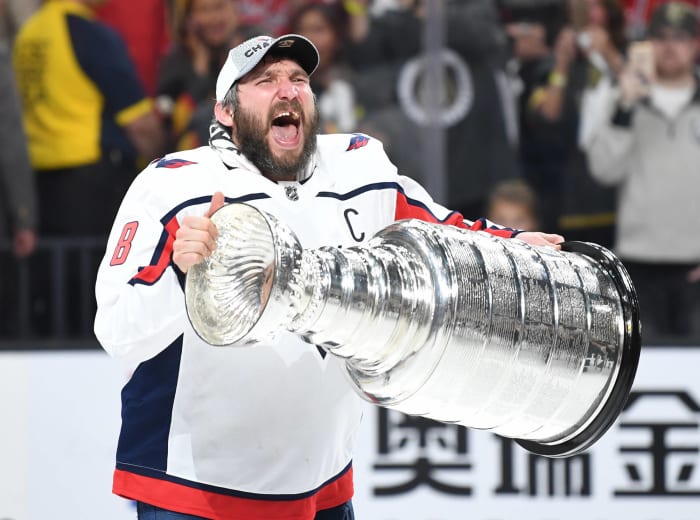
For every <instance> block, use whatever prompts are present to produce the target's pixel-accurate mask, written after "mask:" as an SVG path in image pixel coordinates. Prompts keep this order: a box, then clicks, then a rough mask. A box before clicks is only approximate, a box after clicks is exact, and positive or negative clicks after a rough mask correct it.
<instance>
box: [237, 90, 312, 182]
mask: <svg viewBox="0 0 700 520" xmlns="http://www.w3.org/2000/svg"><path fill="white" fill-rule="evenodd" d="M286 110H293V111H295V112H297V113H298V114H299V115H300V117H301V124H302V128H303V129H304V135H303V138H304V146H303V148H302V149H301V152H299V153H298V155H296V156H295V152H288V153H286V154H284V155H283V156H282V157H275V156H274V154H273V153H272V150H271V149H270V145H269V143H268V142H267V133H268V131H269V128H270V121H272V119H273V115H272V114H274V113H279V112H280V111H286ZM233 122H234V125H235V129H236V138H237V139H236V140H237V146H238V149H239V150H240V152H241V153H242V154H243V155H244V156H245V157H246V158H247V159H248V160H249V161H250V162H252V163H253V164H254V165H255V166H256V167H257V168H258V169H259V170H260V172H261V173H262V174H263V175H264V176H265V177H267V178H269V179H271V180H273V181H283V180H296V179H297V175H298V174H299V172H303V171H304V170H306V168H307V167H308V165H309V163H310V162H311V159H312V158H313V156H314V154H315V153H316V134H317V133H318V129H319V115H318V108H317V107H316V103H315V102H314V109H313V112H312V114H311V116H310V117H309V118H308V120H307V116H306V113H304V111H303V110H302V107H301V104H300V103H299V101H297V100H294V101H292V102H291V103H279V104H277V105H276V106H274V107H272V108H271V109H270V114H269V115H268V117H267V118H266V120H265V121H262V120H261V119H260V118H259V117H256V115H255V114H254V113H252V112H249V111H247V110H245V109H244V108H242V107H241V106H239V107H238V109H237V110H235V111H234V113H233Z"/></svg>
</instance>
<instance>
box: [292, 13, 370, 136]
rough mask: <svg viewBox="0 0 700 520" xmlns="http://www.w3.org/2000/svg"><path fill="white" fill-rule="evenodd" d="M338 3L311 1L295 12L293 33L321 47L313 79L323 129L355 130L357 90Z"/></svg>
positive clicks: (325, 130) (329, 130)
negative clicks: (346, 55) (345, 50)
mask: <svg viewBox="0 0 700 520" xmlns="http://www.w3.org/2000/svg"><path fill="white" fill-rule="evenodd" d="M343 15H344V11H343V10H342V8H341V7H339V6H337V5H334V4H319V3H310V4H306V5H303V6H301V7H300V8H299V9H297V11H295V12H294V14H293V16H292V21H291V27H292V32H294V33H296V34H301V35H302V36H306V37H307V38H308V39H309V40H311V41H312V42H313V43H314V44H315V45H316V48H317V49H318V52H319V54H320V56H321V61H320V63H319V65H318V69H317V70H316V72H314V75H313V76H312V78H311V88H312V89H313V91H314V92H315V93H316V99H317V101H318V108H319V112H320V116H321V132H323V133H327V134H328V133H334V132H354V131H355V130H356V129H357V120H356V119H357V118H356V116H355V92H354V90H353V87H352V84H351V82H350V75H351V72H350V70H349V68H348V67H347V64H346V63H345V62H344V59H343V44H344V42H345V33H346V29H345V17H344V16H343Z"/></svg>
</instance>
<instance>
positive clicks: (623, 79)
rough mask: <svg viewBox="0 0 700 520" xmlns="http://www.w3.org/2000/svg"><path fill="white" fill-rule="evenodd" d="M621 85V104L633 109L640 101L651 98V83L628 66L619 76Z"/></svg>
mask: <svg viewBox="0 0 700 520" xmlns="http://www.w3.org/2000/svg"><path fill="white" fill-rule="evenodd" d="M618 83H619V85H620V104H621V105H622V107H623V108H631V107H632V106H633V105H634V104H635V103H637V102H638V101H640V100H642V99H644V98H646V97H648V96H649V87H650V85H649V82H648V81H647V80H646V79H645V78H644V77H643V76H641V75H640V74H639V72H638V71H637V70H636V69H634V68H632V67H630V66H626V67H625V68H624V69H623V70H622V72H621V73H620V75H619V76H618Z"/></svg>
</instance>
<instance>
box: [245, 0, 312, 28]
mask: <svg viewBox="0 0 700 520" xmlns="http://www.w3.org/2000/svg"><path fill="white" fill-rule="evenodd" d="M304 3H307V2H306V1H305V0H238V8H239V10H240V14H241V24H242V25H253V26H255V27H259V28H260V29H262V30H263V33H265V34H269V35H270V36H279V35H280V34H284V33H286V32H288V31H289V23H290V19H291V17H292V12H293V11H294V9H296V7H298V6H300V5H302V4H304Z"/></svg>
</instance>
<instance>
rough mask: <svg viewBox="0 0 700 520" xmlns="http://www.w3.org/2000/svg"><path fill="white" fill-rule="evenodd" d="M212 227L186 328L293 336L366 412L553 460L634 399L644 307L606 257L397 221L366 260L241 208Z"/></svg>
mask: <svg viewBox="0 0 700 520" xmlns="http://www.w3.org/2000/svg"><path fill="white" fill-rule="evenodd" d="M212 220H213V221H214V223H215V224H216V226H217V227H218V230H219V239H218V247H217V249H216V250H215V251H214V253H213V254H212V255H211V256H210V257H209V258H208V259H207V260H205V261H204V262H202V263H200V264H198V265H196V266H194V267H192V268H191V269H190V271H189V273H188V275H187V281H186V286H185V295H186V306H187V313H188V315H189V318H190V321H191V323H192V325H193V327H194V329H195V331H196V332H197V334H199V335H200V337H202V339H203V340H204V341H206V342H207V343H209V344H211V345H214V346H227V345H240V346H242V345H250V344H255V343H258V342H261V341H264V340H265V339H266V338H270V337H272V336H273V335H274V334H275V333H276V332H277V331H280V330H286V331H290V332H292V333H294V334H297V335H299V336H300V337H303V338H305V339H306V340H307V341H309V342H311V343H313V344H315V345H318V346H320V347H322V348H323V349H325V350H326V351H328V352H329V353H330V354H332V355H335V356H339V357H341V358H343V359H344V361H345V366H346V369H347V374H348V376H349V380H350V382H351V384H352V385H353V386H354V387H355V389H356V390H357V391H358V393H359V394H360V395H361V396H362V397H363V398H365V399H367V400H369V401H371V402H373V403H376V404H378V405H380V406H384V407H387V408H391V409H395V410H398V411H401V412H404V413H407V414H409V415H418V416H424V417H428V418H431V419H434V420H437V421H440V422H446V423H458V424H461V425H464V426H467V427H470V428H478V429H484V430H489V431H491V432H493V433H495V434H498V435H501V436H504V437H510V438H514V439H516V440H517V442H518V443H519V444H520V445H521V446H523V447H524V448H526V449H527V450H529V451H531V452H533V453H537V454H541V455H546V456H551V457H564V456H570V455H572V454H574V453H578V452H580V451H583V450H585V449H586V448H588V447H589V446H590V445H591V444H593V443H594V442H595V441H596V440H597V439H598V438H600V436H601V435H602V434H603V433H604V432H605V431H606V430H607V429H608V428H609V427H610V426H611V425H612V423H613V422H614V421H615V419H616V418H617V416H618V415H619V413H620V411H621V410H622V407H623V406H624V403H625V401H626V399H627V396H628V395H629V391H630V389H631V386H632V382H633V379H634V375H635V372H636V368H637V364H638V361H639V351H640V344H641V338H640V324H639V308H638V302H637V298H636V294H635V291H634V287H633V285H632V283H631V280H630V278H629V275H628V274H627V272H626V271H625V269H624V267H623V266H622V264H621V262H620V261H619V260H618V259H617V258H616V257H615V256H614V255H613V254H612V253H611V252H610V251H608V250H607V249H605V248H603V247H601V246H597V245H594V244H589V243H584V242H567V243H565V244H564V245H563V250H562V251H558V250H556V249H554V248H549V247H533V246H530V245H528V244H525V243H524V242H522V241H519V240H517V239H500V238H496V237H493V236H491V235H488V234H486V233H483V232H473V231H465V230H461V229H458V228H456V227H453V226H444V225H439V224H431V223H426V222H422V221H418V220H404V221H400V222H397V223H395V224H392V225H390V226H388V227H386V228H385V229H383V230H381V231H380V232H379V233H377V234H376V235H375V236H374V237H373V238H372V239H370V240H369V241H368V242H366V243H365V244H363V245H361V246H356V247H350V248H342V249H341V248H335V247H322V248H319V249H307V250H304V249H302V247H301V246H300V244H299V241H298V240H297V238H296V237H295V235H294V233H293V232H292V231H291V230H290V229H289V228H288V227H287V226H286V225H285V224H283V223H282V222H280V221H278V220H277V219H276V218H274V217H273V216H272V215H269V214H266V213H263V212H261V211H260V210H258V209H256V208H254V207H252V206H250V205H247V204H229V205H227V206H224V207H223V208H222V209H220V210H219V211H217V212H216V213H214V215H213V216H212Z"/></svg>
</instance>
